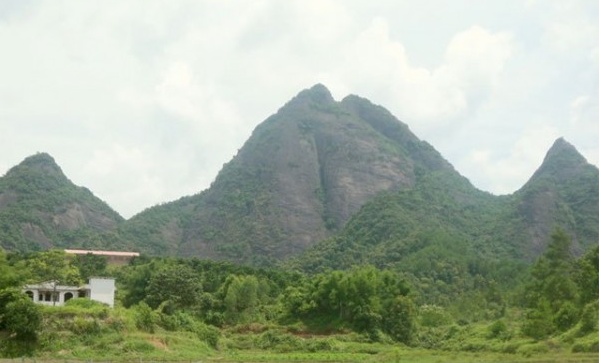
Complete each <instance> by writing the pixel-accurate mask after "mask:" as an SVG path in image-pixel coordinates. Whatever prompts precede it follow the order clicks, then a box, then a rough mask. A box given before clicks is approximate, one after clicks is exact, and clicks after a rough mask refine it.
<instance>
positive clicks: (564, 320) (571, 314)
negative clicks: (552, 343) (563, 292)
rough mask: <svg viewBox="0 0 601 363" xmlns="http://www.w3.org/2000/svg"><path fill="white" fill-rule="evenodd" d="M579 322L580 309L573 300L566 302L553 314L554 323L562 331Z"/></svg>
mask: <svg viewBox="0 0 601 363" xmlns="http://www.w3.org/2000/svg"><path fill="white" fill-rule="evenodd" d="M576 322H578V309H577V308H576V306H574V304H572V303H571V302H564V303H563V304H562V305H561V307H560V308H559V310H558V311H557V313H555V315H554V316H553V324H554V325H555V326H556V327H557V329H559V330H560V331H566V330H568V329H569V328H570V327H572V326H573V325H574V324H576Z"/></svg>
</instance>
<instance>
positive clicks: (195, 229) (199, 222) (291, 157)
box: [125, 85, 452, 262]
mask: <svg viewBox="0 0 601 363" xmlns="http://www.w3.org/2000/svg"><path fill="white" fill-rule="evenodd" d="M433 168H445V169H448V170H452V167H451V166H450V164H448V163H447V162H446V161H445V160H444V159H443V158H442V157H441V156H440V154H438V153H437V152H436V151H435V150H434V149H433V148H432V147H431V146H429V145H428V144H427V143H425V142H422V141H420V140H419V139H418V138H417V137H415V135H413V134H412V133H411V131H410V130H409V129H408V127H407V126H406V125H404V124H402V123H401V122H400V121H399V120H397V119H396V118H394V117H393V116H392V115H391V114H390V113H389V112H388V111H386V110H385V109H383V108H382V107H379V106H376V105H373V104H372V103H370V102H369V101H367V100H365V99H362V98H359V97H356V96H348V97H346V98H345V99H344V100H343V101H341V102H337V101H335V100H334V99H333V98H332V96H331V95H330V93H329V91H328V90H327V89H326V88H325V87H324V86H322V85H316V86H314V87H312V88H311V89H308V90H304V91H302V92H300V93H299V94H298V95H297V96H296V97H294V98H293V99H292V100H291V101H289V102H288V103H287V104H286V105H285V106H283V107H282V108H281V109H280V110H279V111H278V112H277V113H276V114H274V115H272V116H271V117H269V118H268V119H267V120H265V121H264V122H263V123H262V124H261V125H259V126H258V127H257V128H256V129H255V130H254V132H253V134H252V136H251V137H250V139H249V140H248V141H247V142H246V143H245V145H244V146H243V147H242V148H241V149H240V151H239V153H238V155H236V156H235V157H234V159H233V160H232V161H230V162H229V163H228V164H226V165H225V166H224V168H223V170H222V171H221V172H220V173H219V175H218V176H217V178H216V180H215V182H214V183H213V184H212V186H211V187H210V188H209V189H208V190H206V191H205V192H203V193H201V194H199V195H197V196H195V197H192V199H186V200H185V201H181V202H175V203H176V204H177V203H180V204H182V208H183V209H185V210H187V211H188V212H186V213H185V216H182V217H181V218H179V217H178V218H175V219H173V218H168V217H166V219H165V220H164V221H163V226H164V228H160V229H157V230H156V233H158V234H160V235H162V236H165V233H164V231H165V230H166V229H171V230H174V229H173V228H170V227H167V226H169V225H171V226H173V225H174V224H175V225H177V226H179V228H181V229H180V230H179V232H178V233H167V235H169V236H171V237H173V238H171V239H169V240H165V243H166V244H168V245H169V246H171V247H168V250H169V251H175V252H176V253H177V254H180V255H196V256H204V257H210V258H227V259H233V260H237V261H244V262H249V260H248V259H249V258H255V259H256V258H259V259H281V258H285V257H287V256H291V255H295V254H297V253H299V252H301V251H303V250H304V249H306V248H307V247H309V246H311V245H313V244H314V243H316V242H317V241H319V240H322V239H324V238H326V237H328V236H330V235H332V234H333V233H335V232H336V231H338V230H339V229H340V228H341V227H342V226H344V224H345V223H346V222H347V221H348V220H349V218H350V217H351V216H352V215H353V214H354V213H356V212H357V211H358V210H359V208H360V207H361V206H362V205H363V204H365V202H367V201H368V200H369V199H370V198H372V197H374V196H375V195H377V194H378V193H380V192H382V191H387V190H393V189H406V188H412V187H413V185H414V183H415V181H416V176H417V175H418V174H419V173H423V172H424V171H425V170H430V169H433ZM184 203H185V204H186V206H187V207H183V204H184ZM173 207H174V206H171V208H173ZM153 214H154V215H158V214H163V213H161V212H160V211H157V210H152V209H151V210H149V211H147V212H145V213H142V214H140V215H139V216H136V217H135V218H134V219H136V220H137V222H138V223H141V224H144V222H143V220H145V219H149V218H151V217H150V216H151V215H153ZM125 229H126V230H127V227H126V228H125ZM126 233H127V231H126ZM150 240H151V241H153V242H152V245H157V246H159V245H160V241H159V238H158V236H157V235H155V236H153V237H151V238H150ZM253 256H254V257H253ZM255 262H257V261H255Z"/></svg>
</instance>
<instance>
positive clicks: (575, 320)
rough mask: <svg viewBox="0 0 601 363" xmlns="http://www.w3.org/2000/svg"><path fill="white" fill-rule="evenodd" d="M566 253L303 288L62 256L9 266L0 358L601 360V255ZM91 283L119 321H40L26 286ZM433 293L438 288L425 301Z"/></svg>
mask: <svg viewBox="0 0 601 363" xmlns="http://www.w3.org/2000/svg"><path fill="white" fill-rule="evenodd" d="M569 241H570V239H569V237H568V236H567V235H566V234H565V233H564V232H563V231H561V230H557V231H556V232H555V233H554V234H553V235H552V236H551V237H550V243H549V247H548V248H547V249H546V251H545V253H544V254H543V255H542V256H541V257H540V258H539V259H538V260H537V261H536V262H535V263H534V264H533V265H532V266H531V267H525V268H524V270H523V271H524V272H523V273H522V274H521V278H520V279H513V280H512V283H511V285H509V284H502V283H497V282H496V281H495V280H494V277H495V276H496V277H498V276H502V272H500V271H502V268H500V266H498V265H494V264H486V263H481V264H477V263H476V261H469V262H468V263H467V269H468V270H467V272H466V273H465V274H462V273H461V272H459V271H458V270H454V269H455V268H458V267H460V266H461V263H463V262H459V264H458V265H457V263H458V261H461V260H460V259H458V256H459V255H460V253H457V255H453V253H452V252H451V253H449V254H447V255H443V254H437V255H436V260H437V264H436V265H432V266H433V267H434V272H433V274H429V273H428V268H425V269H424V270H423V271H422V273H421V274H419V273H412V272H410V271H409V270H407V271H404V272H399V270H398V269H397V270H396V271H395V270H394V269H382V268H377V267H375V266H370V265H365V266H355V267H353V268H350V269H345V270H328V271H323V272H320V273H317V274H304V273H299V272H290V271H287V270H282V269H277V268H270V269H257V268H252V267H248V266H240V265H234V264H230V263H225V262H214V261H203V260H197V259H174V258H148V257H140V258H138V259H135V260H134V261H132V263H131V264H129V265H127V266H111V265H107V264H106V260H104V261H103V258H96V257H93V256H80V257H74V256H70V255H67V254H65V253H64V252H62V251H59V250H49V251H46V252H37V253H31V254H27V255H25V254H14V253H13V254H6V253H4V252H0V337H1V338H2V339H0V354H1V355H5V356H19V355H24V354H35V355H46V356H56V354H57V352H58V351H59V350H61V349H62V350H61V351H65V349H67V346H70V347H71V348H68V349H71V351H72V353H71V354H73V356H74V357H76V356H78V354H83V353H77V352H80V350H78V349H82V350H81V352H83V351H90V349H91V350H92V351H94V352H96V353H94V354H104V353H99V352H100V351H101V350H98V349H99V347H101V346H104V347H105V348H104V349H105V350H106V349H111V350H114V351H116V352H121V353H120V354H125V355H127V354H133V352H135V354H150V352H152V351H154V350H155V349H156V348H153V345H152V344H150V343H148V342H149V341H150V342H154V340H155V339H158V338H153V337H159V336H165V334H170V336H173V338H170V339H171V342H172V343H171V344H176V343H175V342H176V341H177V339H180V338H181V339H183V337H184V336H185V337H187V338H185V339H193V340H196V341H197V342H200V343H202V344H203V345H202V346H199V345H198V344H199V343H196V348H194V351H195V352H196V353H195V354H207V352H209V351H211V350H218V351H229V350H231V349H234V350H245V349H251V348H252V349H262V350H275V351H280V352H281V351H324V350H325V351H331V350H333V349H334V350H335V349H336V348H334V347H335V346H336V345H337V344H342V343H340V342H341V341H349V340H350V341H354V342H364V343H369V344H384V346H386V345H387V344H391V343H393V342H398V343H403V344H404V345H408V346H412V347H421V348H425V349H444V350H453V351H457V350H459V351H474V350H477V351H481V350H487V351H490V352H504V353H516V352H521V353H523V354H531V353H532V352H535V351H540V352H543V351H549V349H550V348H548V345H547V348H544V349H543V348H542V347H543V346H544V345H540V344H539V342H546V341H554V342H555V343H554V344H555V345H556V348H553V349H567V350H568V351H574V352H582V351H596V350H597V349H598V276H599V273H598V266H599V265H598V248H594V249H591V250H589V251H588V252H587V253H586V254H585V255H583V256H582V257H580V258H575V257H574V256H573V255H572V253H571V252H570V249H569V245H570V244H569ZM461 251H463V252H465V251H466V250H465V249H462V250H461ZM424 261H425V260H424ZM437 266H447V267H448V268H450V269H447V270H445V267H437ZM453 266H455V267H453ZM505 267H506V268H510V266H505ZM436 268H442V270H436ZM415 271H418V270H415ZM444 271H447V272H446V275H445V273H443V272H444ZM475 272H477V273H475ZM91 273H93V274H94V275H108V276H113V277H116V279H117V281H118V295H117V301H116V307H115V309H112V310H111V309H109V308H108V307H106V306H103V305H102V304H99V303H96V302H93V301H89V300H86V299H73V300H71V301H69V302H68V304H66V306H64V307H42V306H39V305H35V304H34V303H33V302H32V301H31V300H30V299H29V298H28V297H27V295H25V294H24V293H22V292H21V291H20V286H22V285H23V284H24V283H28V282H39V281H40V279H45V278H50V277H51V278H52V279H55V280H57V281H60V282H62V283H72V284H76V283H82V282H84V281H85V279H86V278H87V277H89V276H90V274H91ZM428 276H430V277H428ZM435 276H436V277H435ZM469 276H471V277H469ZM503 276H508V274H507V275H503ZM463 279H467V281H464V280H463ZM429 281H430V282H429ZM430 284H434V285H436V288H426V287H424V285H426V286H429V285H430ZM140 334H142V336H146V337H147V338H144V339H148V340H140V338H139V337H140ZM117 336H121V337H122V338H120V339H117V338H116V337H117ZM123 336H127V337H131V338H127V339H125V340H124V338H123ZM319 336H325V337H340V338H336V339H342V340H340V341H339V343H336V341H338V340H336V341H334V340H324V339H326V338H320V339H322V340H319V339H318V338H316V337H319ZM343 336H346V337H347V338H342V337H343ZM135 337H138V338H135ZM176 337H180V338H176ZM129 339H133V340H129ZM161 339H164V338H161ZM173 339H175V340H173ZM315 339H318V340H315ZM344 339H346V340H344ZM100 342H104V343H100ZM98 344H101V345H100V346H99V345H98ZM102 344H104V345H102ZM182 344H183V343H182ZM186 344H187V343H186ZM345 344H346V343H345ZM545 344H547V343H545ZM374 346H375V345H374ZM79 347H81V348H79ZM203 347H204V348H203ZM561 347H563V348H561ZM68 349H67V351H69V350H68ZM186 349H188V348H186ZM541 349H542V350H541ZM128 352H129V353H128ZM143 352H146V353H143ZM199 352H204V353H199ZM190 354H192V353H190Z"/></svg>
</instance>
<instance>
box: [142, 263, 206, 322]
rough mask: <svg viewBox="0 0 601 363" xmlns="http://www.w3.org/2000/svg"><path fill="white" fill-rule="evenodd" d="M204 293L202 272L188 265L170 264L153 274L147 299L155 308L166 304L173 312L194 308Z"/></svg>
mask: <svg viewBox="0 0 601 363" xmlns="http://www.w3.org/2000/svg"><path fill="white" fill-rule="evenodd" d="M201 293H202V278H201V276H200V274H198V273H197V272H196V271H194V270H193V269H192V268H190V267H189V266H187V265H183V264H168V265H166V266H164V267H163V268H161V269H160V270H159V271H157V272H155V273H154V274H152V276H151V277H150V281H149V283H148V286H147V287H146V298H145V301H146V302H147V303H148V305H149V306H150V307H152V308H154V309H156V308H158V307H159V305H161V304H164V307H165V308H166V309H167V310H168V311H166V312H172V311H173V310H177V309H190V308H193V307H194V306H195V305H196V303H197V302H198V300H199V298H200V295H201Z"/></svg>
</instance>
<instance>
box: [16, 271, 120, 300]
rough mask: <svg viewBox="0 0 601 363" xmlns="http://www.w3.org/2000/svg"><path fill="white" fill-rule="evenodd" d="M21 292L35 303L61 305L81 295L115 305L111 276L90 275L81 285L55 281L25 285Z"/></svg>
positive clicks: (113, 284) (113, 283)
mask: <svg viewBox="0 0 601 363" xmlns="http://www.w3.org/2000/svg"><path fill="white" fill-rule="evenodd" d="M23 292H24V293H25V294H27V296H29V298H30V299H31V300H33V302H34V303H36V304H41V305H49V306H62V305H64V304H65V303H66V302H67V301H69V300H71V299H73V298H77V297H82V298H88V299H90V300H95V301H98V302H101V303H104V304H107V305H108V306H110V307H113V306H114V305H115V279H114V278H112V277H91V278H90V280H89V282H88V284H86V285H82V286H68V285H59V284H58V283H57V282H56V281H46V282H42V283H39V284H33V285H25V286H24V287H23Z"/></svg>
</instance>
